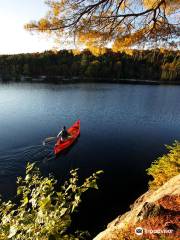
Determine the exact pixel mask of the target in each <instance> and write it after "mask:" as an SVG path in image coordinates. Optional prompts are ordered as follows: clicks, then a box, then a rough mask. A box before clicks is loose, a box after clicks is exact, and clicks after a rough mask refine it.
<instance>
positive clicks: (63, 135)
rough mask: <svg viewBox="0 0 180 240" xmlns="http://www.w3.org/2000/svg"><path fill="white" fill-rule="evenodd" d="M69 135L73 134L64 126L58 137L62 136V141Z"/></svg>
mask: <svg viewBox="0 0 180 240" xmlns="http://www.w3.org/2000/svg"><path fill="white" fill-rule="evenodd" d="M69 137H71V135H70V134H69V133H68V131H67V129H66V127H65V126H64V127H63V128H62V129H61V131H60V132H59V134H58V135H57V138H60V140H61V141H62V142H64V141H65V140H67V139H68V138H69Z"/></svg>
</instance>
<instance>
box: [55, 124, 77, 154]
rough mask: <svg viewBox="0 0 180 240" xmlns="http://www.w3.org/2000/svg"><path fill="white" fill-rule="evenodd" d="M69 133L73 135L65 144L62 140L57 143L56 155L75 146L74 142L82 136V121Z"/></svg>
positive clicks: (74, 125)
mask: <svg viewBox="0 0 180 240" xmlns="http://www.w3.org/2000/svg"><path fill="white" fill-rule="evenodd" d="M67 131H68V133H69V134H70V135H71V137H70V138H68V139H67V140H65V141H63V142H62V141H61V140H60V139H58V140H57V142H56V144H55V146H54V153H55V154H58V153H60V152H61V151H63V150H64V149H66V148H68V147H69V146H71V145H72V144H73V142H74V141H75V140H76V139H77V138H78V136H79V134H80V120H78V121H77V122H75V123H74V124H73V125H72V126H71V127H70V128H69V129H68V130H67Z"/></svg>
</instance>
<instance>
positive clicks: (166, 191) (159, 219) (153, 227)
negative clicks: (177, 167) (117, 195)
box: [94, 174, 180, 240]
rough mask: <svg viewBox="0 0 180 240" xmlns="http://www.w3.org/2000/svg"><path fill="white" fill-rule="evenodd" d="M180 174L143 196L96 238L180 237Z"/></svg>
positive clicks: (162, 239)
mask: <svg viewBox="0 0 180 240" xmlns="http://www.w3.org/2000/svg"><path fill="white" fill-rule="evenodd" d="M179 229H180V174H179V175H177V176H175V177H173V178H171V179H170V180H169V181H168V182H166V183H165V184H164V185H163V186H161V187H160V188H159V189H157V190H155V191H152V190H151V191H148V192H146V193H145V194H143V195H142V196H141V197H139V198H138V199H137V200H136V201H135V202H134V204H133V205H132V206H131V210H130V211H129V212H127V213H125V214H123V215H122V216H119V217H117V218H116V219H115V220H114V221H113V222H111V223H110V224H108V226H107V229H106V230H105V231H103V232H101V233H100V234H98V235H97V236H96V237H95V238H94V240H136V239H144V240H145V239H146V240H148V239H159V240H160V239H161V240H167V239H173V240H175V239H180V232H179Z"/></svg>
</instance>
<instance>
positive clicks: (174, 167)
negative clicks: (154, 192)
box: [147, 141, 180, 189]
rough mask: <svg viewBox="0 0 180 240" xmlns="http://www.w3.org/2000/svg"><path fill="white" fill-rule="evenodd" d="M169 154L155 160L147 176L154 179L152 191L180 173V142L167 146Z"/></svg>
mask: <svg viewBox="0 0 180 240" xmlns="http://www.w3.org/2000/svg"><path fill="white" fill-rule="evenodd" d="M166 148H167V149H168V150H169V152H168V153H167V154H165V155H163V156H162V157H159V158H158V159H157V160H155V161H154V162H153V163H152V164H151V166H150V168H148V169H147V174H148V175H150V176H152V177H153V180H152V181H150V182H149V186H150V189H156V188H158V187H159V186H162V185H163V184H164V183H165V182H167V181H168V180H169V179H170V178H172V177H174V176H176V175H178V174H179V173H180V168H179V167H180V142H178V141H175V142H174V144H173V145H172V146H166Z"/></svg>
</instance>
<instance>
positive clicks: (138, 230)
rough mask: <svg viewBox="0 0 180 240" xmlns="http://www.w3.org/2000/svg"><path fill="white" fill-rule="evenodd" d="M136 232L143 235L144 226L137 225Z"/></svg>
mask: <svg viewBox="0 0 180 240" xmlns="http://www.w3.org/2000/svg"><path fill="white" fill-rule="evenodd" d="M135 234H136V235H142V234H143V228H142V227H137V228H136V229H135Z"/></svg>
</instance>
